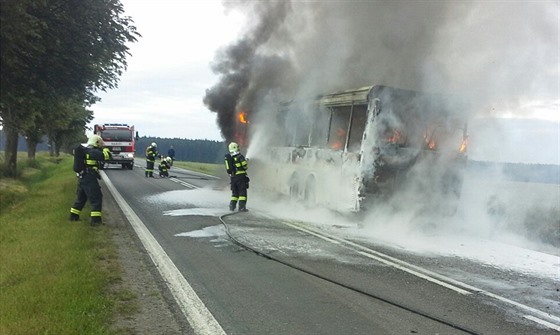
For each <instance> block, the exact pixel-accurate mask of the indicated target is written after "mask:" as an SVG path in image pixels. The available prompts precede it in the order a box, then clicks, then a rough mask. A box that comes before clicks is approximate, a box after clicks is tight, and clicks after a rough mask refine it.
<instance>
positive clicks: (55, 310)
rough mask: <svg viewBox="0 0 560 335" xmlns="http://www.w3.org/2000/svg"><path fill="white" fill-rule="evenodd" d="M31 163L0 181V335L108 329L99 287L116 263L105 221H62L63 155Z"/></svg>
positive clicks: (67, 196) (71, 190)
mask: <svg viewBox="0 0 560 335" xmlns="http://www.w3.org/2000/svg"><path fill="white" fill-rule="evenodd" d="M32 165H33V167H29V166H28V167H24V168H23V171H22V174H21V177H20V179H18V180H17V181H14V180H3V181H2V185H3V186H2V187H1V188H0V194H1V198H0V200H1V201H2V205H1V207H0V209H1V212H0V264H1V266H0V304H1V308H0V334H6V335H7V334H11V335H18V334H60V335H63V334H114V332H113V331H111V330H110V328H109V327H110V322H111V315H112V312H113V306H114V301H113V300H112V299H114V298H111V297H110V296H109V295H108V294H107V287H108V286H109V284H110V283H111V281H115V280H119V265H118V258H117V252H116V249H115V247H114V246H113V245H112V242H111V232H110V228H109V227H107V226H101V227H90V226H89V225H88V224H87V221H85V222H84V221H81V222H78V223H76V222H69V221H68V214H69V209H70V206H71V205H72V203H73V201H74V196H75V192H76V178H75V176H74V173H73V172H72V168H71V166H72V162H71V157H70V156H66V157H63V158H61V159H58V158H57V159H55V158H50V157H48V156H47V155H45V156H38V157H37V160H36V162H35V163H33V164H32ZM4 201H6V203H4ZM88 211H89V209H88V206H86V208H85V211H84V212H83V213H82V214H83V217H85V218H87V217H88V216H89V213H88Z"/></svg>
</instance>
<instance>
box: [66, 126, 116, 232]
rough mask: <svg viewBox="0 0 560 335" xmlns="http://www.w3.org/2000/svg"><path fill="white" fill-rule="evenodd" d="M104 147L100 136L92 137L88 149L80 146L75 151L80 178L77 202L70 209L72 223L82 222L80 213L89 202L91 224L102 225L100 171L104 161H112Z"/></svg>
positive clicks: (75, 166)
mask: <svg viewBox="0 0 560 335" xmlns="http://www.w3.org/2000/svg"><path fill="white" fill-rule="evenodd" d="M103 145H104V143H103V139H102V138H101V137H100V136H99V135H92V136H90V138H89V139H88V142H87V146H86V147H84V146H82V145H81V144H80V145H79V146H78V147H76V148H75V149H74V172H76V175H77V176H78V190H77V192H76V201H74V204H73V205H72V208H70V221H78V220H80V213H81V211H82V209H83V208H84V206H85V204H86V202H87V201H88V200H89V203H90V205H91V212H90V216H91V221H90V224H91V225H92V226H97V225H100V224H101V223H102V219H101V208H102V204H103V194H102V193H101V186H99V179H101V176H100V175H99V169H100V168H101V164H102V162H103V161H108V160H110V159H111V152H110V151H109V149H108V148H103Z"/></svg>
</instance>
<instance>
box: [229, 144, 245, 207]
mask: <svg viewBox="0 0 560 335" xmlns="http://www.w3.org/2000/svg"><path fill="white" fill-rule="evenodd" d="M228 149H229V153H228V154H226V158H225V164H226V172H227V174H228V175H229V176H230V179H231V182H230V184H231V199H230V203H229V210H230V211H234V210H235V207H236V206H237V202H238V201H239V211H240V212H246V211H247V208H246V206H247V189H248V188H249V177H248V176H247V160H246V159H245V157H244V156H243V155H242V154H241V153H240V152H239V145H238V144H237V143H235V142H231V143H230V144H229V147H228Z"/></svg>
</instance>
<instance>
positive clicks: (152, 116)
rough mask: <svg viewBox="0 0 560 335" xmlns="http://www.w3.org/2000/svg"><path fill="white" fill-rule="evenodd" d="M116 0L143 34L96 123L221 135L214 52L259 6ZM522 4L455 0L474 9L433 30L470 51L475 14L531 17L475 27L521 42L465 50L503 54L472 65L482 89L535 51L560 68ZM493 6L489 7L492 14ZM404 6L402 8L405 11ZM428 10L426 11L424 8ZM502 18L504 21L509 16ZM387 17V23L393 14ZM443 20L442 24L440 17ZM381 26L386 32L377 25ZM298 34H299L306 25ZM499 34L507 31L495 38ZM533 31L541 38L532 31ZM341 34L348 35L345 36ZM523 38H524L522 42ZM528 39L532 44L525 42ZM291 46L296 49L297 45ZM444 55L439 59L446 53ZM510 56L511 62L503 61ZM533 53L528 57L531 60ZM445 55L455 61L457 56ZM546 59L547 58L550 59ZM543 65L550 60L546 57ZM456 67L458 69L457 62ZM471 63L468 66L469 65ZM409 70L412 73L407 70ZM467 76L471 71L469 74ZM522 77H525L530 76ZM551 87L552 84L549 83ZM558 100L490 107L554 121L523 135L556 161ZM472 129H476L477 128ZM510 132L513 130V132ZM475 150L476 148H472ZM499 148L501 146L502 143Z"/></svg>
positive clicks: (239, 33) (522, 65) (165, 133)
mask: <svg viewBox="0 0 560 335" xmlns="http://www.w3.org/2000/svg"><path fill="white" fill-rule="evenodd" d="M121 1H122V3H123V5H124V9H125V14H126V15H128V16H131V17H132V18H133V20H134V22H135V26H136V27H137V28H138V32H139V33H140V34H141V35H142V37H141V38H139V39H138V42H136V43H133V44H131V45H130V52H131V54H132V55H131V57H129V58H128V70H127V71H126V72H125V73H124V74H123V76H122V77H121V80H120V83H119V87H118V88H117V89H114V90H111V91H109V92H107V93H101V94H100V97H101V99H102V101H101V102H99V103H97V104H95V105H94V106H92V109H93V111H94V117H95V119H94V121H93V123H111V122H118V123H128V124H134V125H135V126H136V129H137V130H138V131H139V133H140V136H155V137H168V138H175V137H177V138H187V139H210V140H218V141H221V140H223V138H222V135H221V133H220V129H219V128H218V126H217V114H216V113H214V112H210V111H209V110H208V108H207V107H206V106H205V105H204V104H203V99H204V97H205V94H206V90H207V89H210V88H212V87H214V86H215V85H216V83H218V82H219V77H218V76H217V75H215V74H214V73H213V72H212V70H211V64H212V63H213V61H214V59H215V57H216V52H217V50H219V49H220V48H225V47H227V46H230V45H232V44H235V43H237V42H238V41H240V40H242V39H243V37H244V36H243V34H246V33H247V27H250V26H251V23H253V24H254V22H258V20H259V17H258V14H255V13H256V12H252V13H253V14H252V15H251V17H250V18H251V22H248V21H247V20H246V19H247V18H249V15H247V16H245V15H244V14H242V13H243V12H247V13H250V12H251V10H250V8H251V6H253V7H256V6H255V3H252V2H250V1H249V2H247V3H244V2H240V1H236V2H229V3H228V7H230V8H229V10H227V9H226V8H225V7H224V5H223V3H222V1H219V0H200V1H199V0H189V1H180V0H159V1H153V0H121ZM304 3H305V2H296V1H294V2H293V4H294V7H293V8H296V7H297V8H299V7H298V6H299V5H300V4H304ZM520 3H523V2H520ZM540 3H543V2H540ZM555 3H556V4H555ZM308 4H309V6H312V7H313V6H314V4H313V3H308ZM411 4H412V3H411ZM473 4H477V5H473ZM518 4H519V3H518ZM524 4H526V5H528V6H530V7H526V8H525V7H523V6H517V7H519V8H517V7H515V10H514V9H511V12H510V13H508V14H507V15H505V16H504V15H500V14H499V13H500V11H501V10H503V8H502V9H500V8H501V7H500V6H498V5H496V6H497V7H498V8H492V7H489V8H486V6H485V5H484V3H483V2H476V1H475V2H470V1H462V2H458V5H456V6H454V7H450V8H451V9H452V10H453V9H454V10H456V11H459V12H461V11H462V10H463V8H462V7H461V6H462V5H467V6H470V7H469V8H471V14H470V15H469V16H467V17H466V18H465V17H462V18H461V19H459V18H458V17H457V16H455V17H456V20H455V22H454V24H452V25H451V26H446V27H447V28H445V30H442V29H443V28H439V29H440V31H439V32H438V34H436V35H438V36H440V35H442V34H443V32H446V34H452V33H457V32H455V30H457V31H461V32H463V33H462V35H459V36H462V37H461V38H455V39H454V40H455V41H460V42H461V43H462V44H459V45H458V46H456V47H452V50H455V49H458V50H459V53H461V52H462V53H465V52H471V53H473V52H474V51H476V50H475V49H473V48H469V47H468V46H469V45H471V46H472V45H474V42H469V40H468V38H471V39H472V38H473V37H472V36H470V35H469V34H468V33H466V32H470V31H472V25H475V26H476V25H478V24H475V23H476V22H478V21H477V20H480V21H481V22H494V21H496V20H492V19H491V20H489V21H488V20H486V19H485V17H487V16H488V15H491V16H492V17H495V18H502V20H506V19H507V18H511V17H516V15H519V16H520V17H522V18H526V20H525V21H526V22H525V24H528V22H533V23H534V24H529V25H528V27H530V28H531V29H528V28H523V29H522V30H521V31H515V28H514V27H515V26H513V27H512V26H507V25H506V24H505V23H504V22H502V21H500V22H502V23H499V22H498V23H495V25H497V27H492V26H491V25H489V24H488V23H485V24H484V25H485V27H486V28H483V29H482V31H483V32H484V31H486V33H482V35H480V32H479V33H477V34H478V35H476V36H478V37H477V38H481V37H482V36H485V34H486V35H488V36H496V37H495V38H496V39H497V40H498V41H500V43H502V44H503V43H506V45H505V46H502V47H500V44H499V43H495V42H492V39H490V38H488V43H486V44H480V42H477V43H479V44H477V45H479V48H480V47H484V46H486V47H487V48H490V49H493V48H494V49H495V50H497V51H499V50H503V49H507V48H508V47H509V46H511V43H510V42H511V41H510V42H507V38H510V39H511V37H512V36H513V35H515V36H517V37H516V38H517V39H518V42H517V43H514V45H516V46H517V47H515V48H516V51H515V52H514V53H513V54H514V55H524V56H523V57H521V56H520V59H521V60H522V61H520V60H517V59H513V60H511V59H510V58H511V57H509V58H507V57H501V58H499V57H497V56H496V58H490V57H489V56H488V55H486V54H487V52H485V53H482V52H481V54H477V53H474V54H470V55H469V56H465V57H467V58H468V59H470V60H472V61H471V65H473V64H475V63H474V62H478V63H482V64H483V65H484V64H486V63H488V61H487V59H488V58H490V60H492V59H501V61H500V62H498V63H494V62H492V63H491V65H492V64H494V65H495V64H501V70H500V68H498V70H500V71H501V72H500V71H497V74H498V76H496V75H492V76H486V77H484V76H483V74H484V73H488V70H489V69H490V70H492V69H493V68H492V67H490V68H489V67H485V66H486V65H484V66H483V65H481V66H480V67H479V66H474V68H480V71H478V72H477V73H476V74H477V75H479V77H480V76H481V78H484V79H483V80H478V81H476V80H474V82H484V83H487V87H486V89H485V90H486V91H487V92H495V91H496V90H497V89H499V88H500V87H502V86H503V85H502V84H501V83H502V81H501V80H504V78H506V79H507V78H509V77H508V76H507V75H508V74H516V73H517V72H522V71H523V70H522V69H526V68H527V66H526V65H527V64H533V65H532V66H533V67H535V69H534V72H535V73H537V72H538V71H539V70H538V69H536V67H537V66H538V65H536V64H541V62H539V61H537V60H540V59H553V60H554V59H556V64H550V71H548V73H547V72H546V71H545V73H547V74H546V75H547V76H548V78H551V77H550V75H551V74H553V73H556V74H557V73H558V70H559V67H558V61H557V60H558V51H556V57H553V55H548V56H546V53H549V51H550V50H553V49H550V48H542V51H541V49H539V48H535V47H534V46H535V45H539V44H538V43H537V42H535V43H533V44H532V41H540V40H541V39H542V40H543V41H546V40H547V39H551V40H552V41H556V45H558V42H557V40H558V38H557V37H558V32H557V31H556V34H555V36H556V37H554V36H549V35H550V34H551V33H552V34H553V32H551V31H550V30H549V31H546V30H544V28H542V27H540V26H538V22H537V21H538V20H536V21H535V19H534V18H532V17H531V16H528V15H524V14H523V13H518V12H523V11H526V10H527V8H529V9H532V8H536V7H533V6H532V5H531V1H527V2H524ZM535 4H536V3H535ZM404 5H405V9H406V8H409V7H410V6H407V5H406V3H404ZM548 5H550V6H551V7H550V8H552V9H553V10H554V9H555V10H556V14H552V15H553V16H554V17H556V18H558V3H557V2H548ZM271 6H272V5H271ZM303 6H305V5H303ZM477 6H478V7H477ZM496 6H495V7H496ZM300 7H301V6H300ZM349 7H352V6H349ZM479 7H480V8H479ZM508 8H509V7H508ZM448 10H449V8H448ZM294 12H295V13H298V10H294V11H293V12H292V14H291V15H292V17H293V16H294V15H295V13H294ZM311 12H312V13H315V10H312V11H311ZM490 12H491V13H493V14H489V13H490ZM399 13H400V12H399ZM484 13H486V15H483V14H484ZM549 13H550V11H549ZM405 14H406V13H404V14H402V15H405ZM420 14H421V13H418V12H417V13H415V14H414V15H413V17H416V16H418V15H420ZM455 14H456V13H455ZM463 14H464V13H463ZM302 15H303V14H302ZM355 15H356V14H355V13H354V16H355ZM425 15H428V14H426V13H425ZM535 15H536V14H535ZM338 16H341V14H338ZM475 18H476V19H475ZM269 20H270V19H269ZM485 20H486V21H485ZM463 21H466V22H463ZM510 21H511V20H510ZM514 21H515V20H514ZM556 21H558V20H556ZM473 22H475V23H473ZM507 22H508V23H509V21H507ZM327 24H328V26H330V25H332V20H328V22H327ZM387 24H391V22H389V23H387ZM440 27H443V26H441V25H440ZM450 27H451V28H450ZM469 27H470V28H469ZM543 27H544V26H543ZM401 28H402V27H401ZM549 28H550V27H549ZM319 29H321V28H319ZM453 29H455V30H453ZM539 29H540V30H539ZM362 30H363V29H362ZM401 30H404V28H402V29H401ZM280 31H281V30H280ZM405 31H406V30H405ZM413 31H414V30H413ZM436 31H437V30H436ZM537 32H538V34H537ZM378 33H379V34H380V35H382V36H384V35H383V34H381V32H378ZM298 34H300V35H302V34H303V33H298ZM473 34H474V33H473ZM523 34H525V35H527V34H529V35H530V36H533V37H530V38H526V37H527V36H525V38H522V37H523ZM327 35H329V34H327ZM553 35H554V34H553ZM499 36H502V37H504V36H505V37H504V38H502V39H498V37H499ZM538 36H540V37H541V38H540V39H539V38H537V37H538ZM326 37H327V38H328V40H329V41H330V42H328V44H327V45H330V44H332V41H333V36H332V35H330V36H326ZM356 38H357V37H356ZM440 38H441V36H440ZM314 40H315V41H318V40H319V39H318V38H317V36H316V37H315V38H314ZM342 40H347V39H345V38H343V39H342ZM284 41H285V43H288V42H286V41H289V39H285V40H284ZM504 41H506V42H504ZM523 41H524V42H523ZM521 42H523V43H525V44H522V43H521ZM539 43H540V42H539ZM542 43H544V42H542ZM523 45H526V46H523ZM543 45H549V43H548V42H547V43H544V44H543ZM286 46H287V44H286V45H284V47H286ZM444 46H446V47H447V48H449V47H450V46H449V44H448V43H444ZM463 47H464V48H466V49H465V50H464V51H460V50H462V49H461V48H463ZM529 47H531V48H530V49H528V48H529ZM282 49H285V48H280V50H282ZM527 49H528V50H527ZM467 50H468V51H467ZM523 50H525V52H523ZM554 50H558V48H557V47H556V48H555V49H554ZM381 51H383V50H380V51H379V53H381ZM436 51H437V50H435V51H434V54H433V57H432V58H434V57H435V56H437V53H436ZM537 51H538V52H537ZM309 52H310V51H305V52H304V53H303V55H308V54H309ZM539 52H540V53H539ZM527 53H528V54H527ZM295 54H296V55H297V53H295ZM442 54H444V55H447V58H448V57H449V52H447V53H442ZM504 54H507V53H504ZM498 55H499V53H498ZM300 56H301V55H300ZM549 56H550V57H552V58H550V57H549ZM304 58H305V57H304ZM311 58H313V57H311ZM447 58H442V59H443V60H445V59H447ZM390 59H393V62H395V60H394V58H392V57H390ZM508 59H509V62H506V61H507V60H508ZM531 59H533V61H530V60H531ZM443 60H440V63H442V62H443ZM483 61H485V62H486V63H485V62H483ZM313 62H314V63H317V62H318V60H317V58H315V60H314V61H313ZM449 62H451V63H453V62H454V61H449ZM535 62H537V63H535ZM508 63H513V64H508ZM545 63H548V61H547V62H545ZM442 64H443V66H446V65H445V63H442ZM504 64H506V65H507V66H506V65H504ZM319 65H320V64H319ZM449 66H452V65H449ZM544 66H547V65H546V64H544ZM495 67H497V66H495ZM541 67H542V66H541ZM458 69H459V70H461V69H460V68H458ZM485 69H486V70H485ZM541 70H542V69H541ZM470 71H471V72H472V68H471V70H470ZM323 72H324V71H323ZM525 72H527V71H525ZM407 73H408V74H409V76H410V72H407ZM469 73H470V72H468V71H467V72H464V73H462V77H463V79H464V80H463V82H464V81H467V82H468V79H469ZM527 73H529V74H530V73H531V72H530V71H529V72H527ZM527 73H523V74H524V75H525V77H527ZM470 76H471V77H472V75H470ZM493 78H494V79H493ZM495 78H498V79H495ZM518 78H519V77H518ZM543 78H546V77H543ZM479 79H480V78H479ZM488 79H491V80H495V81H496V83H494V84H493V85H492V82H489V81H488ZM529 79H531V78H529ZM539 79H540V77H539ZM459 82H461V81H459ZM527 82H528V83H529V82H530V81H527ZM512 85H513V84H512ZM526 85H527V87H528V88H532V87H535V84H534V83H533V84H530V85H529V84H526ZM559 85H560V84H559V83H558V80H556V89H555V91H556V92H558V87H560V86H559ZM546 86H547V87H548V89H550V88H551V87H550V85H548V84H547V85H546ZM552 86H554V85H552ZM471 87H472V86H471ZM552 89H553V91H554V88H552ZM553 96H554V94H553ZM559 106H560V99H559V97H558V94H556V97H552V99H549V100H547V101H545V102H541V101H531V100H530V99H529V103H525V105H517V107H516V109H515V110H506V109H504V110H500V111H496V112H495V113H492V115H491V116H506V117H514V118H518V117H531V118H535V117H536V118H540V119H545V120H549V121H554V122H555V124H556V126H554V124H553V125H552V128H550V127H549V128H547V129H549V130H550V129H552V131H551V132H549V133H550V135H547V136H544V137H543V135H544V132H542V131H539V130H533V132H532V133H531V131H530V130H524V136H527V134H531V136H530V137H534V136H539V137H543V142H544V143H547V144H548V145H547V146H546V148H545V147H541V151H545V152H547V154H546V155H543V156H544V157H545V159H539V160H538V161H539V162H546V163H557V164H558V163H559V155H560V149H559V146H560V135H559V132H560V110H559V108H560V107H559ZM487 116H490V115H487ZM505 128H506V130H508V129H510V128H511V127H505ZM471 129H472V130H475V128H471ZM473 135H475V134H473ZM508 136H511V137H517V134H513V135H508ZM502 138H503V137H502ZM473 139H474V138H473ZM481 142H483V141H478V144H480V143H481ZM494 142H495V141H494ZM517 143H528V142H526V141H523V140H521V141H516V142H515V146H514V145H511V146H510V147H511V148H512V149H511V151H512V152H521V151H527V152H528V153H531V152H534V146H532V148H529V147H528V148H523V147H519V146H518V145H517ZM473 149H477V150H478V153H482V152H485V153H486V156H495V155H496V153H493V152H491V151H489V150H486V149H487V148H481V147H479V148H473ZM477 150H474V151H473V153H476V152H477ZM500 153H503V147H502V149H501V151H500ZM505 156H506V158H504V160H506V161H508V160H512V158H509V157H508V156H510V155H505ZM473 158H476V157H473ZM485 158H486V157H485ZM513 160H516V161H526V160H527V159H525V158H521V157H519V158H515V159H513Z"/></svg>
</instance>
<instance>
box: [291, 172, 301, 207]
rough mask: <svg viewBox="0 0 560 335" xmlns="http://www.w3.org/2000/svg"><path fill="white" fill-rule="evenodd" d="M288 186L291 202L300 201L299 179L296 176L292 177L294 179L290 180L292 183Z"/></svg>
mask: <svg viewBox="0 0 560 335" xmlns="http://www.w3.org/2000/svg"><path fill="white" fill-rule="evenodd" d="M288 185H289V188H290V190H289V192H290V194H289V196H290V200H294V201H297V200H299V178H298V176H297V175H296V174H294V175H292V177H291V178H290V183H289V184H288Z"/></svg>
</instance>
